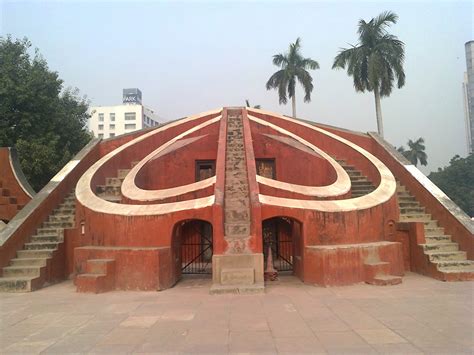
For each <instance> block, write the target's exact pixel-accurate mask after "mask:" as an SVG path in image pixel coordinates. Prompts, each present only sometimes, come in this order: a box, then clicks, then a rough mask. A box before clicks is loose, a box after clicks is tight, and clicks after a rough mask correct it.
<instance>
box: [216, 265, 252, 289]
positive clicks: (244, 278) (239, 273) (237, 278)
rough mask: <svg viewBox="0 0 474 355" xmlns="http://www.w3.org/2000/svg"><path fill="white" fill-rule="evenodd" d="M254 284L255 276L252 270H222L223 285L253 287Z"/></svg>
mask: <svg viewBox="0 0 474 355" xmlns="http://www.w3.org/2000/svg"><path fill="white" fill-rule="evenodd" d="M254 282H255V274H254V270H253V269H251V268H245V269H244V268H241V269H222V272H221V284H222V285H252V284H253V283H254Z"/></svg>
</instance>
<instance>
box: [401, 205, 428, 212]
mask: <svg viewBox="0 0 474 355" xmlns="http://www.w3.org/2000/svg"><path fill="white" fill-rule="evenodd" d="M400 213H401V214H424V213H425V208H424V207H421V206H419V205H418V206H410V207H402V206H400Z"/></svg>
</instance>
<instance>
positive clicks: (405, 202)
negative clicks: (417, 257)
mask: <svg viewBox="0 0 474 355" xmlns="http://www.w3.org/2000/svg"><path fill="white" fill-rule="evenodd" d="M397 197H398V205H399V207H400V222H423V223H424V229H425V241H426V243H425V244H422V245H421V246H422V248H423V252H424V254H425V255H426V256H427V258H428V261H429V263H430V264H432V265H433V266H435V267H436V270H437V271H439V272H440V273H442V274H450V275H446V276H451V277H447V278H449V279H459V280H465V279H471V280H474V261H472V260H468V259H467V255H466V252H465V251H461V250H459V245H458V244H457V243H454V242H453V241H452V240H451V236H450V235H447V234H445V233H444V228H442V227H440V226H439V225H438V221H437V220H435V219H433V218H432V217H431V215H430V214H429V213H426V211H425V208H424V207H423V206H421V205H420V203H419V202H418V201H416V199H415V197H414V196H413V195H412V194H411V193H410V192H409V191H408V190H407V189H406V187H405V186H403V185H401V184H400V183H399V182H397ZM455 274H456V275H455Z"/></svg>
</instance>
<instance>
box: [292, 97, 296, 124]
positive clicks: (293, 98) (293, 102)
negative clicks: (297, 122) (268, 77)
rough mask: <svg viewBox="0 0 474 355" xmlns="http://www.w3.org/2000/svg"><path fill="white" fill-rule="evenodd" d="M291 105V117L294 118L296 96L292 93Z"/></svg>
mask: <svg viewBox="0 0 474 355" xmlns="http://www.w3.org/2000/svg"><path fill="white" fill-rule="evenodd" d="M291 106H293V117H294V118H296V98H295V94H294V93H293V96H292V97H291Z"/></svg>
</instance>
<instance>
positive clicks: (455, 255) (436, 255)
mask: <svg viewBox="0 0 474 355" xmlns="http://www.w3.org/2000/svg"><path fill="white" fill-rule="evenodd" d="M425 254H426V255H428V256H429V258H430V261H431V262H434V261H450V260H466V252H465V251H434V252H425Z"/></svg>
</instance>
